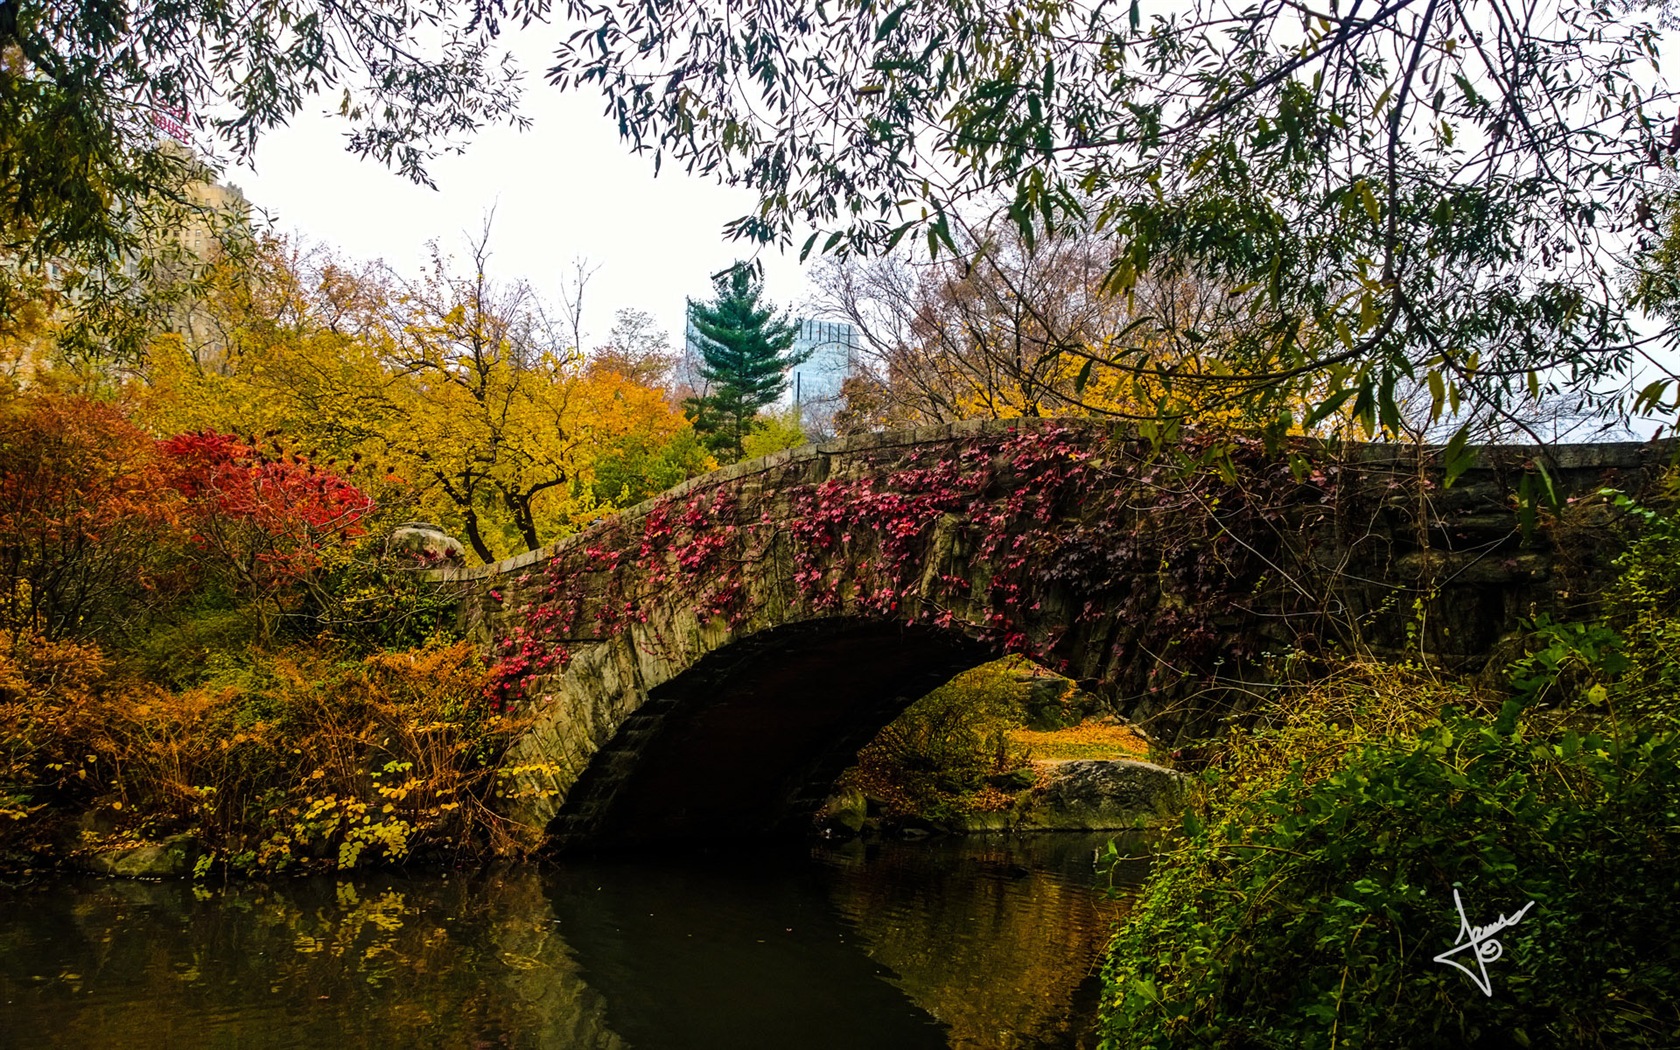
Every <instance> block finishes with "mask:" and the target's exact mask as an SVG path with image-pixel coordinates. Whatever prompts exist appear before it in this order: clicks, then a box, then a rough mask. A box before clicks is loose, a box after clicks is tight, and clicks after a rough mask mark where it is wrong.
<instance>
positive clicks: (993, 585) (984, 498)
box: [492, 423, 1335, 704]
mask: <svg viewBox="0 0 1680 1050" xmlns="http://www.w3.org/2000/svg"><path fill="white" fill-rule="evenodd" d="M1210 446H1211V442H1203V443H1201V444H1200V445H1198V443H1197V442H1196V441H1195V440H1194V439H1192V440H1191V441H1189V442H1187V443H1185V444H1184V445H1181V446H1180V447H1178V448H1176V449H1174V450H1172V457H1173V458H1168V457H1167V456H1165V455H1163V454H1161V453H1159V452H1157V451H1156V450H1153V449H1151V448H1149V446H1147V445H1146V444H1143V443H1141V442H1137V441H1127V440H1121V439H1116V438H1114V437H1112V436H1111V435H1109V434H1108V433H1107V432H1106V431H1102V430H1097V429H1094V428H1090V427H1086V426H1063V425H1058V424H1055V423H1049V424H1041V425H1035V426H1023V427H1020V428H1018V429H1011V430H1009V431H1007V432H1004V433H1001V434H1000V433H997V432H991V433H981V434H976V435H973V436H970V437H966V438H959V439H954V440H952V441H951V442H949V443H946V444H942V445H921V446H913V447H910V448H909V449H897V448H878V449H874V450H866V451H865V450H860V451H852V452H848V453H846V454H845V456H844V458H843V459H842V458H840V457H836V458H835V460H833V461H832V463H833V464H834V465H835V467H836V469H838V470H839V471H840V473H839V474H837V475H836V476H832V477H828V478H826V479H823V480H820V481H819V480H812V479H810V478H809V477H808V476H807V473H806V472H807V471H809V470H811V469H812V464H813V463H820V462H821V461H817V460H797V459H795V460H791V461H786V462H783V463H781V464H778V465H776V466H772V467H770V468H767V469H766V471H764V472H762V473H760V474H758V475H753V476H752V477H751V478H750V480H749V479H737V480H734V481H725V482H714V483H712V484H710V485H707V484H701V485H699V486H697V487H694V488H691V489H689V490H687V491H682V492H679V493H677V494H675V495H673V496H670V497H667V498H665V499H662V500H660V501H658V502H656V503H655V504H654V505H653V506H652V508H651V509H649V510H648V511H647V512H646V513H644V514H643V515H641V516H640V517H639V518H634V519H625V518H617V519H613V520H611V521H608V522H604V523H602V524H600V525H598V526H596V527H595V528H594V529H593V530H591V531H590V532H588V533H585V534H584V535H583V536H582V537H579V539H578V540H577V541H574V542H572V543H569V544H566V545H564V546H562V548H561V549H560V550H558V551H557V552H556V553H555V555H554V556H553V557H552V558H550V559H549V561H548V562H547V563H546V564H545V565H544V566H543V567H542V568H541V569H539V570H536V571H534V572H533V573H531V574H529V575H528V576H526V577H521V578H520V579H518V580H515V581H513V584H512V586H511V588H510V589H511V590H512V591H513V592H514V593H515V594H516V595H517V596H518V597H517V600H515V601H513V602H512V603H511V604H510V606H509V609H508V614H507V615H508V624H509V626H508V628H507V629H506V630H505V631H504V632H503V633H502V637H501V642H500V647H501V648H500V652H499V653H498V657H499V662H498V664H497V667H496V669H495V681H494V685H493V686H492V691H493V693H494V696H495V698H496V699H497V700H498V701H499V702H501V703H503V704H507V703H512V702H514V701H516V700H518V699H519V698H520V697H522V696H523V695H525V691H526V690H527V688H528V686H529V683H530V682H532V681H533V680H535V679H537V678H540V677H541V676H544V675H548V674H552V673H555V672H557V671H563V670H564V669H565V668H566V666H567V664H568V662H569V661H570V660H571V658H572V655H573V651H574V647H575V646H577V645H579V644H583V643H590V642H596V641H602V640H607V639H611V638H614V637H617V636H619V635H620V634H622V633H623V632H625V631H627V630H630V629H632V628H637V627H640V628H643V629H644V630H643V632H642V633H641V634H639V635H638V644H641V645H653V646H658V645H662V644H666V642H667V640H666V639H663V638H662V637H661V636H660V634H659V632H658V630H657V629H656V628H658V627H659V626H660V625H665V626H666V627H667V628H668V627H669V625H671V624H673V623H676V622H678V619H679V618H680V614H682V613H687V614H689V615H691V616H692V617H693V618H694V619H695V620H696V621H698V622H699V623H700V624H702V625H705V624H711V623H720V624H722V625H724V626H725V627H727V628H728V629H729V630H732V631H735V630H740V629H742V628H744V627H746V626H748V625H749V624H751V623H752V622H753V621H754V618H755V617H760V616H765V617H768V616H771V615H772V610H771V608H770V605H769V603H772V602H775V603H780V605H781V606H782V609H781V611H780V612H779V613H777V614H775V615H780V616H783V617H787V618H796V617H805V616H811V615H818V616H842V615H843V616H850V617H863V618H877V619H889V620H896V621H900V622H905V623H920V624H926V625H930V626H934V627H940V628H947V629H951V630H959V631H962V632H964V633H967V634H969V635H970V636H973V637H976V638H979V639H981V640H984V641H986V642H988V643H989V644H991V645H992V646H993V647H994V648H996V649H998V650H999V651H1003V652H1021V653H1025V654H1028V655H1030V656H1032V657H1034V658H1035V659H1039V660H1041V661H1043V662H1047V663H1050V664H1052V665H1055V666H1058V667H1060V668H1061V669H1063V670H1070V669H1071V670H1073V671H1077V672H1079V673H1081V674H1085V675H1091V674H1092V673H1093V672H1094V673H1096V674H1098V675H1100V676H1112V675H1116V674H1119V673H1120V670H1121V665H1122V664H1123V663H1124V662H1125V660H1126V658H1127V657H1128V656H1129V655H1135V654H1136V653H1137V652H1139V651H1142V652H1145V653H1148V654H1150V658H1149V659H1147V660H1143V661H1137V660H1133V661H1132V662H1131V665H1136V666H1139V667H1142V666H1147V668H1148V669H1147V670H1146V671H1143V672H1140V673H1139V674H1134V675H1133V677H1134V678H1137V680H1136V681H1132V682H1129V683H1126V684H1127V685H1128V687H1130V688H1133V689H1137V690H1158V689H1160V688H1162V687H1163V686H1164V685H1165V684H1167V683H1168V682H1169V681H1171V680H1172V679H1173V678H1174V676H1175V675H1181V674H1182V673H1184V671H1185V668H1187V667H1190V666H1192V665H1195V666H1201V665H1205V664H1207V663H1208V662H1209V661H1210V660H1220V659H1242V658H1246V657H1250V656H1252V655H1253V647H1254V644H1255V643H1254V641H1253V639H1252V638H1249V637H1246V636H1241V635H1236V636H1233V635H1232V633H1231V632H1229V631H1226V630H1223V629H1222V627H1221V618H1222V617H1228V616H1229V615H1230V614H1231V610H1232V609H1233V607H1234V604H1235V603H1238V602H1240V601H1244V600H1248V601H1256V600H1261V599H1260V598H1257V595H1261V594H1262V592H1266V593H1268V594H1270V593H1271V592H1274V591H1276V590H1277V587H1276V584H1277V582H1278V581H1277V574H1276V572H1275V571H1274V570H1275V568H1276V563H1277V559H1278V558H1281V557H1283V556H1284V555H1285V553H1288V551H1287V548H1288V547H1289V541H1290V539H1291V537H1290V536H1288V535H1287V531H1288V528H1289V526H1288V525H1287V522H1286V520H1285V516H1283V515H1282V514H1281V513H1280V508H1282V507H1284V506H1286V505H1289V506H1299V505H1301V504H1303V503H1308V504H1312V503H1322V502H1323V501H1325V500H1327V499H1330V498H1331V497H1332V496H1333V494H1334V490H1335V485H1334V471H1333V468H1326V469H1324V470H1319V471H1317V472H1316V473H1312V474H1311V475H1310V476H1308V477H1307V479H1306V480H1305V481H1301V480H1297V478H1296V476H1295V473H1294V472H1292V471H1291V469H1290V461H1289V460H1288V459H1286V458H1282V457H1276V456H1271V455H1267V454H1266V453H1264V452H1263V451H1262V450H1261V449H1260V448H1259V447H1258V446H1253V445H1248V444H1244V443H1241V442H1237V443H1235V444H1233V443H1231V442H1230V441H1229V440H1228V439H1226V440H1225V441H1224V442H1223V443H1222V444H1221V445H1220V446H1219V449H1220V456H1221V457H1222V459H1221V460H1220V464H1219V465H1220V467H1221V469H1214V468H1213V467H1211V466H1207V465H1202V464H1200V463H1199V461H1198V459H1197V457H1198V454H1199V453H1200V452H1202V451H1203V450H1204V449H1206V448H1208V447H1210ZM1239 478H1240V479H1241V482H1240V483H1239V481H1238V479H1239ZM1266 552H1271V554H1270V555H1268V554H1267V553H1266ZM1294 553H1296V554H1299V552H1298V551H1296V552H1294ZM1070 662H1071V663H1076V664H1077V665H1078V666H1076V667H1072V668H1070V667H1069V664H1070ZM1129 666H1130V665H1129Z"/></svg>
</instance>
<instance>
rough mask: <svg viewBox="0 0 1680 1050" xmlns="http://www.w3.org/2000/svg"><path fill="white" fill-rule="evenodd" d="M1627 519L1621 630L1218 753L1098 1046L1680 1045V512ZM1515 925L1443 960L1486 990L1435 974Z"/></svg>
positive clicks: (1160, 872)
mask: <svg viewBox="0 0 1680 1050" xmlns="http://www.w3.org/2000/svg"><path fill="white" fill-rule="evenodd" d="M1623 509H1625V510H1629V511H1631V512H1635V513H1638V514H1639V515H1640V516H1641V517H1643V518H1644V519H1645V521H1646V526H1647V528H1646V532H1645V534H1644V538H1643V539H1641V540H1640V541H1639V542H1637V543H1636V544H1635V545H1634V546H1633V547H1632V548H1631V549H1630V551H1629V552H1628V553H1627V555H1625V556H1624V557H1623V559H1622V562H1621V568H1622V578H1621V581H1620V583H1619V584H1618V585H1617V586H1616V587H1615V588H1614V589H1613V590H1612V591H1611V593H1610V594H1609V595H1608V597H1607V601H1606V602H1605V605H1604V616H1603V617H1602V618H1601V619H1599V620H1595V621H1591V622H1586V623H1581V624H1556V623H1551V622H1542V623H1539V624H1536V625H1535V630H1534V632H1533V637H1532V639H1531V644H1530V647H1529V651H1528V652H1527V653H1526V654H1525V655H1524V656H1523V657H1522V658H1520V659H1519V660H1517V661H1516V662H1515V663H1514V665H1513V666H1512V667H1511V669H1510V672H1511V673H1510V680H1509V688H1508V689H1490V688H1487V687H1485V686H1483V687H1480V688H1476V687H1472V686H1471V685H1470V684H1469V683H1463V682H1451V681H1443V680H1442V679H1441V678H1439V677H1437V676H1435V675H1433V674H1431V673H1429V672H1427V671H1426V670H1424V669H1423V668H1421V667H1419V666H1411V667H1393V666H1387V667H1381V666H1364V667H1360V666H1356V667H1353V668H1350V669H1348V670H1346V671H1344V672H1342V673H1341V674H1338V675H1335V676H1332V677H1330V678H1328V679H1326V680H1323V681H1320V682H1318V683H1316V684H1314V686H1313V687H1312V688H1310V689H1307V690H1305V691H1304V692H1303V693H1302V695H1301V696H1300V697H1299V698H1297V699H1296V700H1295V701H1293V702H1291V703H1290V704H1288V705H1287V706H1286V707H1285V708H1284V709H1282V710H1280V712H1279V714H1278V716H1277V717H1276V719H1275V720H1274V721H1273V722H1272V723H1271V724H1270V725H1269V726H1266V727H1263V728H1260V729H1257V730H1254V731H1251V732H1245V733H1234V734H1232V735H1231V737H1230V738H1229V739H1227V740H1226V741H1224V742H1223V743H1222V744H1221V745H1220V747H1219V751H1218V755H1217V757H1216V759H1215V761H1214V762H1213V763H1212V765H1211V767H1210V768H1209V769H1208V770H1207V772H1206V773H1205V775H1204V777H1203V783H1202V789H1201V795H1200V798H1199V800H1198V801H1197V802H1196V804H1195V805H1193V806H1192V808H1191V810H1190V811H1189V812H1188V813H1187V814H1186V816H1185V818H1184V830H1185V834H1184V835H1183V837H1182V838H1181V839H1180V840H1179V841H1178V842H1177V843H1176V845H1175V846H1174V847H1173V848H1172V849H1171V850H1170V852H1169V853H1168V854H1167V855H1165V856H1163V857H1161V858H1160V859H1159V861H1158V863H1157V864H1156V866H1155V869H1154V871H1155V874H1154V876H1153V878H1152V880H1151V881H1150V883H1149V884H1148V886H1147V887H1146V889H1145V891H1144V893H1143V895H1142V898H1141V899H1140V901H1139V902H1138V904H1137V906H1136V908H1135V909H1134V911H1133V912H1132V915H1131V917H1130V918H1129V920H1128V921H1127V923H1126V924H1125V925H1124V926H1123V927H1122V928H1121V929H1120V931H1119V933H1118V935H1117V937H1116V939H1115V941H1114V943H1113V945H1112V946H1111V949H1110V954H1109V957H1108V960H1107V963H1106V966H1105V968H1104V971H1103V981H1104V995H1103V1008H1102V1020H1101V1025H1100V1027H1101V1038H1102V1044H1101V1045H1102V1046H1103V1047H1104V1048H1107V1050H1122V1048H1125V1050H1140V1048H1164V1047H1169V1046H1170V1047H1180V1046H1207V1047H1232V1048H1235V1047H1289V1048H1317V1047H1324V1048H1332V1047H1396V1048H1402V1047H1404V1048H1432V1047H1441V1048H1447V1047H1451V1048H1462V1047H1512V1046H1515V1047H1527V1046H1558V1047H1671V1046H1676V1045H1680V909H1676V908H1675V907H1674V902H1675V901H1676V900H1680V736H1677V735H1676V732H1675V729H1676V721H1677V719H1676V714H1677V712H1680V696H1677V695H1676V691H1675V689H1674V685H1675V683H1676V682H1680V646H1675V645H1674V644H1673V642H1674V640H1675V639H1676V638H1680V631H1677V627H1680V619H1677V614H1680V601H1677V599H1680V586H1677V585H1680V558H1676V557H1674V554H1675V551H1676V550H1677V549H1680V546H1677V544H1676V540H1677V538H1680V519H1677V518H1676V517H1675V515H1674V514H1673V513H1672V512H1666V513H1657V512H1651V511H1644V510H1641V509H1639V508H1634V507H1631V506H1630V505H1628V504H1626V503H1625V501H1623ZM1455 894H1456V897H1455ZM1460 901H1461V902H1462V904H1463V909H1464V911H1463V920H1461V916H1460V912H1459V910H1458V903H1459V902H1460ZM1530 901H1532V902H1533V905H1532V907H1530V908H1528V910H1526V911H1523V910H1522V909H1524V907H1525V905H1527V904H1528V902H1530ZM1519 912H1520V913H1521V918H1520V920H1519V921H1517V922H1516V923H1515V924H1513V925H1510V926H1508V927H1506V928H1504V929H1501V930H1498V931H1497V932H1491V933H1490V936H1491V940H1490V941H1489V942H1488V945H1487V946H1486V947H1485V949H1484V954H1485V955H1486V956H1487V958H1486V959H1485V960H1478V959H1476V958H1475V957H1473V956H1472V955H1470V954H1469V952H1468V951H1467V950H1466V951H1461V952H1459V953H1458V954H1456V955H1454V956H1450V958H1452V959H1456V960H1457V961H1459V962H1461V963H1463V964H1465V965H1466V966H1467V967H1468V969H1469V970H1471V971H1473V972H1475V973H1476V974H1477V975H1478V978H1479V977H1480V975H1481V973H1482V972H1484V971H1483V966H1485V974H1486V980H1487V982H1488V987H1490V988H1491V991H1492V994H1491V995H1487V994H1484V992H1483V990H1481V989H1480V988H1479V987H1478V985H1477V983H1476V982H1475V981H1473V979H1472V977H1471V976H1469V975H1468V974H1467V973H1466V972H1464V971H1463V970H1460V969H1457V968H1454V967H1453V966H1449V965H1446V964H1444V963H1442V962H1440V961H1438V958H1437V957H1438V956H1440V955H1441V954H1442V953H1445V952H1447V951H1449V950H1450V949H1452V948H1453V947H1454V945H1455V943H1457V944H1459V945H1463V944H1465V943H1466V942H1467V939H1468V938H1461V937H1460V934H1461V924H1462V922H1463V921H1467V922H1468V923H1469V924H1470V925H1472V926H1478V927H1486V926H1489V925H1490V924H1496V923H1497V922H1498V920H1499V919H1500V918H1501V917H1502V916H1503V917H1514V916H1516V915H1517V914H1518V913H1519ZM1493 942H1497V943H1498V944H1499V945H1500V947H1499V948H1497V949H1496V948H1493V947H1492V943H1493Z"/></svg>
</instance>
